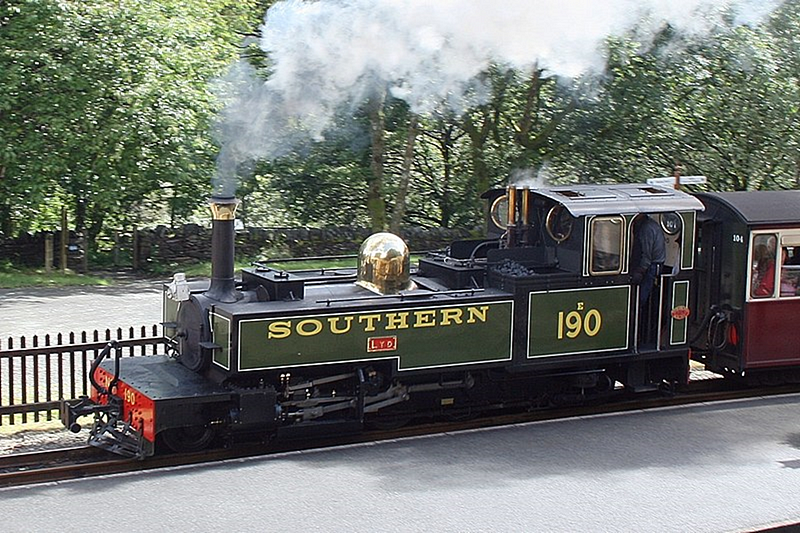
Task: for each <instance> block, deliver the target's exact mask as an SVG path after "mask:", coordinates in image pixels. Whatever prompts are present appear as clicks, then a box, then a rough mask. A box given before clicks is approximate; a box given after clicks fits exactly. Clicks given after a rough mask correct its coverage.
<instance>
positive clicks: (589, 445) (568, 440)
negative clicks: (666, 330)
mask: <svg viewBox="0 0 800 533" xmlns="http://www.w3.org/2000/svg"><path fill="white" fill-rule="evenodd" d="M0 516H2V517H3V531H5V532H29V531H63V532H70V531H74V532H84V531H86V530H87V529H89V528H92V527H96V526H97V524H98V523H105V524H106V526H111V527H113V528H114V529H116V530H123V531H126V532H130V533H135V532H147V533H151V532H152V531H167V530H170V531H221V530H225V531H277V530H285V531H304V532H308V531H325V532H331V531H334V532H335V531H348V532H352V531H356V532H359V531H365V532H366V531H370V532H371V531H401V532H406V531H408V532H416V531H419V532H423V531H424V532H430V531H436V532H450V531H452V532H469V531H492V532H497V531H548V532H559V531H564V532H567V531H568V532H574V531H675V532H686V531H692V532H731V531H759V530H764V529H767V528H770V527H776V526H782V525H787V524H793V523H797V522H800V395H786V396H776V397H768V398H757V399H751V400H737V401H729V402H722V403H714V404H700V405H692V406H682V407H676V408H667V409H660V410H652V411H647V412H642V411H639V412H629V413H621V414H613V415H603V416H592V417H582V418H573V419H565V420H558V421H547V422H537V423H529V424H521V425H516V426H510V427H502V428H494V429H483V430H474V431H466V432H459V433H450V434H443V435H436V436H429V437H422V438H409V439H402V440H394V441H387V442H380V443H373V444H366V445H353V446H346V447H339V448H330V449H323V450H312V451H303V452H293V453H283V454H279V455H273V456H270V457H262V458H253V459H242V460H235V461H229V462H225V463H220V464H215V465H201V466H192V467H181V468H175V469H170V470H160V471H154V472H141V473H136V474H125V475H116V476H109V477H105V478H92V479H84V480H77V481H70V482H61V483H53V484H46V485H35V486H30V487H18V488H11V489H4V490H0Z"/></svg>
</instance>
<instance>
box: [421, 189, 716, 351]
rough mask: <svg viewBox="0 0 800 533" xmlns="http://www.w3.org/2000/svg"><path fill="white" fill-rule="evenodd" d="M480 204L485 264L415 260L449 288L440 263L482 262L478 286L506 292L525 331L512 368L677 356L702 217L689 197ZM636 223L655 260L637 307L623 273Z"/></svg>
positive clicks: (521, 198)
mask: <svg viewBox="0 0 800 533" xmlns="http://www.w3.org/2000/svg"><path fill="white" fill-rule="evenodd" d="M484 196H485V197H486V198H488V199H489V200H490V201H491V209H490V221H489V228H490V231H489V233H490V235H495V236H496V240H495V245H494V246H486V245H484V244H481V245H480V246H485V248H486V251H485V254H484V256H485V259H476V260H474V261H472V262H471V263H468V262H466V261H464V260H463V259H461V260H459V261H455V260H453V258H451V257H447V258H444V259H441V260H439V259H437V258H435V257H434V258H429V259H427V260H423V261H421V262H420V271H421V272H422V273H423V275H430V276H433V277H437V278H438V279H440V280H443V283H453V281H455V282H456V284H458V282H459V278H457V277H456V276H452V275H451V276H449V277H448V276H446V275H443V274H442V270H444V269H445V267H444V265H446V264H447V262H448V261H451V262H452V263H455V267H457V268H460V269H462V270H466V269H468V268H469V267H471V266H472V267H474V266H475V265H476V264H478V261H483V262H484V263H485V264H486V265H487V268H486V272H487V274H486V276H487V277H486V279H485V282H484V286H486V287H491V288H498V289H500V290H504V291H509V292H511V293H513V294H514V295H515V302H516V307H517V311H516V316H517V323H524V324H526V328H527V330H528V331H527V336H526V339H525V340H526V342H524V343H518V345H517V346H516V349H515V352H516V353H515V356H516V360H517V361H518V362H520V363H523V364H545V362H548V361H553V360H555V359H554V358H557V357H558V358H560V357H567V356H569V357H573V358H574V360H579V359H580V357H590V358H594V359H597V358H598V357H600V358H602V354H629V353H633V352H645V351H651V352H652V351H655V352H658V351H670V350H684V351H685V349H686V343H687V328H686V321H685V318H686V316H687V313H688V307H687V306H688V295H689V285H690V278H691V275H692V269H693V253H692V252H693V248H694V229H695V219H696V212H698V211H701V210H702V209H703V205H702V204H701V203H700V202H699V201H698V200H697V199H696V198H694V197H693V196H691V195H688V194H686V193H683V192H680V191H676V190H674V189H670V188H663V187H657V186H643V185H638V184H629V185H608V186H602V185H582V186H562V187H542V188H530V187H513V186H512V187H509V188H508V189H507V190H506V191H504V192H503V191H496V192H493V193H490V194H486V195H484ZM644 217H649V218H650V219H651V220H653V221H655V222H656V223H657V224H658V228H659V230H658V231H659V232H660V234H661V235H662V236H663V240H664V243H665V260H664V262H663V265H659V266H660V272H659V275H658V278H657V280H656V284H655V288H654V289H653V294H652V296H651V297H649V298H648V299H647V304H646V305H638V302H639V292H640V291H641V290H642V287H641V285H640V284H637V283H633V282H632V281H631V274H632V273H633V271H634V269H635V268H636V260H637V259H636V247H635V242H636V234H637V225H638V224H639V221H640V220H643V219H644ZM452 268H453V267H451V269H452ZM471 281H474V280H471ZM590 354H591V355H590ZM559 361H560V359H559Z"/></svg>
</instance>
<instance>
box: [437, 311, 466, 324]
mask: <svg viewBox="0 0 800 533" xmlns="http://www.w3.org/2000/svg"><path fill="white" fill-rule="evenodd" d="M463 315H464V311H462V310H461V309H457V308H456V309H442V320H441V321H440V322H439V324H441V325H442V326H449V325H450V323H451V322H452V323H453V324H462V323H463V322H462V321H461V317H462V316H463Z"/></svg>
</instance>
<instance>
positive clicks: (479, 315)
mask: <svg viewBox="0 0 800 533" xmlns="http://www.w3.org/2000/svg"><path fill="white" fill-rule="evenodd" d="M467 312H468V313H469V318H468V319H467V324H475V323H476V322H478V321H480V322H486V315H487V314H488V313H489V306H488V305H482V306H480V307H467Z"/></svg>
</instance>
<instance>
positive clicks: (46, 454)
mask: <svg viewBox="0 0 800 533" xmlns="http://www.w3.org/2000/svg"><path fill="white" fill-rule="evenodd" d="M797 393H800V384H797V385H784V386H780V387H769V388H762V387H759V388H743V387H741V386H737V385H736V384H735V383H733V382H731V381H728V380H724V379H709V380H699V381H694V382H691V383H690V384H689V385H688V386H686V387H683V388H682V389H681V391H680V392H678V393H677V394H672V395H664V394H663V393H661V394H659V393H655V392H654V393H648V394H647V395H644V396H642V395H637V396H636V397H635V398H631V397H629V396H628V395H626V393H624V392H620V393H619V394H618V398H617V399H616V400H615V401H609V402H604V403H598V404H593V405H582V406H573V407H564V408H542V409H540V410H535V411H530V410H526V411H520V412H513V413H500V414H497V415H489V416H480V417H476V418H472V419H469V420H458V421H449V422H448V421H444V422H443V421H441V420H439V421H433V422H425V423H420V424H415V425H411V426H406V427H402V428H399V429H394V430H368V431H365V432H362V433H357V434H350V435H343V436H335V437H325V438H315V439H308V438H305V439H297V440H289V439H284V440H275V441H272V442H258V443H252V442H249V443H234V444H232V445H231V446H229V447H228V448H222V449H213V450H206V451H202V452H196V453H190V454H181V455H178V454H167V455H158V456H154V457H149V458H147V459H145V460H143V461H139V460H136V459H125V458H119V457H118V456H114V455H112V454H110V453H109V452H105V451H103V450H98V449H96V448H91V447H85V448H70V449H65V450H50V451H42V452H31V453H25V454H11V455H7V456H0V488H7V487H13V486H21V485H31V484H38V483H47V482H54V481H63V480H68V479H77V478H85V477H92V476H101V475H108V474H119V473H130V472H136V471H144V470H158V469H163V468H169V467H175V466H186V465H200V464H204V463H205V464H209V463H211V464H213V463H216V462H220V461H224V460H230V459H241V458H253V457H268V456H270V455H273V454H277V453H283V452H288V451H303V450H311V449H325V448H332V447H336V446H344V445H353V444H362V443H371V442H380V441H386V440H397V439H403V438H412V437H420V436H428V435H436V434H450V433H457V432H461V431H469V430H475V429H485V428H493V427H504V426H506V427H507V426H513V425H519V424H526V423H534V422H542V421H547V420H557V419H567V418H576V417H586V416H593V415H604V414H611V413H625V412H641V411H647V410H652V409H658V408H665V407H674V406H683V405H692V404H698V405H699V404H704V403H713V402H721V401H728V400H736V399H748V398H759V397H769V396H780V395H788V394H797Z"/></svg>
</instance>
